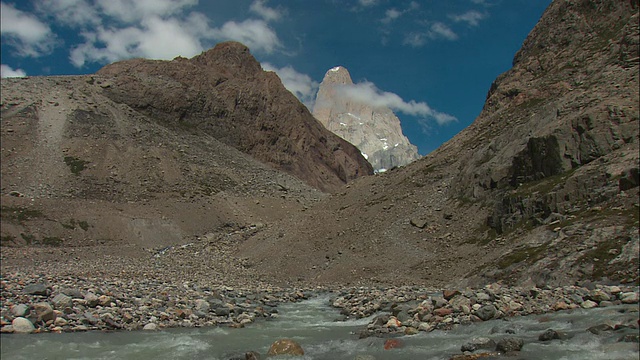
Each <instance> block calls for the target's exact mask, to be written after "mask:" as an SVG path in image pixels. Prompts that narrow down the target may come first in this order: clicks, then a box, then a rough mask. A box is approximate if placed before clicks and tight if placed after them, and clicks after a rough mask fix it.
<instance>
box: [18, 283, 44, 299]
mask: <svg viewBox="0 0 640 360" xmlns="http://www.w3.org/2000/svg"><path fill="white" fill-rule="evenodd" d="M23 291H24V292H25V294H29V295H43V296H46V295H47V292H48V289H47V286H46V285H45V284H43V283H36V284H29V285H27V286H25V287H24V289H23Z"/></svg>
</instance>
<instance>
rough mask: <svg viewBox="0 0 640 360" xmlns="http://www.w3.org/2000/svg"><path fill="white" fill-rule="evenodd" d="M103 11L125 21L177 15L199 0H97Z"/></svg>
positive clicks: (132, 21) (131, 21)
mask: <svg viewBox="0 0 640 360" xmlns="http://www.w3.org/2000/svg"><path fill="white" fill-rule="evenodd" d="M96 3H97V6H98V7H99V8H100V9H101V11H102V13H104V14H106V15H107V16H110V17H112V18H114V19H116V20H119V21H121V22H124V23H134V22H137V21H140V20H143V19H146V18H150V17H176V16H178V15H179V14H180V13H181V12H182V11H184V10H185V9H186V8H190V7H193V6H195V5H197V4H198V0H97V1H96Z"/></svg>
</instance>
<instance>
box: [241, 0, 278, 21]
mask: <svg viewBox="0 0 640 360" xmlns="http://www.w3.org/2000/svg"><path fill="white" fill-rule="evenodd" d="M266 3H267V0H255V1H254V2H253V3H251V6H250V7H249V10H250V11H251V12H253V13H255V14H257V15H258V16H260V17H261V18H263V19H264V20H265V21H278V20H280V19H281V18H282V16H283V14H284V10H282V9H280V8H278V9H274V8H270V7H268V6H266V5H265V4H266Z"/></svg>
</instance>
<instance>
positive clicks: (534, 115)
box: [239, 0, 640, 285]
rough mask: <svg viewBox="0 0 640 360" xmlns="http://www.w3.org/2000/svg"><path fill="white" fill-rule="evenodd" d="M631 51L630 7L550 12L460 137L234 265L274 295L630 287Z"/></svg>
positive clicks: (607, 1)
mask: <svg viewBox="0 0 640 360" xmlns="http://www.w3.org/2000/svg"><path fill="white" fill-rule="evenodd" d="M638 44H639V32H638V2H637V1H616V0H598V1H596V0H578V1H571V2H570V1H562V0H560V1H554V2H553V3H552V4H551V5H550V6H549V8H548V9H547V10H546V11H545V13H544V14H543V16H542V18H541V19H540V22H539V23H538V25H537V26H536V27H535V28H534V29H533V30H532V31H531V33H530V34H529V36H528V37H527V39H526V40H525V42H524V44H523V46H522V49H521V50H520V51H518V53H517V54H516V55H515V57H514V61H513V68H512V69H511V70H509V71H507V72H506V73H504V74H502V75H500V76H499V77H498V78H497V79H496V80H495V81H494V83H493V84H492V85H491V87H490V89H489V92H488V95H487V100H486V103H485V106H484V109H483V111H482V113H481V114H480V116H479V117H478V118H477V119H476V120H475V122H474V123H473V124H472V125H471V126H469V127H468V128H467V129H465V130H464V131H463V132H461V133H460V134H459V135H458V136H456V137H455V138H453V139H452V140H450V141H449V142H447V143H446V144H444V145H443V146H442V147H441V148H440V149H438V150H436V151H434V152H433V153H431V154H429V155H428V156H426V157H425V158H423V159H420V160H418V161H416V162H414V163H412V164H410V165H409V166H407V167H403V168H400V169H397V170H394V171H390V172H387V173H385V174H383V175H377V176H375V177H369V178H363V179H360V180H359V181H356V182H355V183H354V184H352V185H351V186H349V188H348V189H346V190H345V191H344V192H341V193H338V194H335V195H333V196H332V197H331V198H330V199H328V200H326V201H324V202H322V203H321V204H320V205H319V206H316V207H314V208H313V209H312V210H311V211H312V213H311V214H310V213H308V212H307V213H305V214H304V216H300V217H296V218H295V219H292V220H288V219H287V220H284V221H283V222H282V223H281V224H278V225H277V226H274V227H272V228H270V229H268V230H267V231H265V232H264V233H263V234H258V235H257V236H255V237H253V238H251V239H249V240H248V241H247V242H246V243H245V244H243V247H242V248H241V250H240V251H239V254H240V255H242V256H246V257H247V258H248V259H249V261H250V262H251V263H252V264H254V266H256V267H257V268H258V269H260V271H262V272H264V273H265V274H267V276H270V277H272V278H277V279H283V280H285V281H311V282H334V281H343V282H348V283H351V284H356V283H362V282H374V283H375V282H383V283H391V284H400V283H409V284H415V283H420V284H428V285H442V284H451V283H459V284H461V285H463V284H478V283H484V282H487V281H495V280H504V281H506V282H511V283H518V284H538V285H541V284H549V285H554V284H561V283H563V284H566V283H572V282H574V281H584V280H591V279H603V278H604V279H610V280H612V281H616V282H626V283H636V284H637V283H638V241H639V240H638V226H639V207H638V198H639V193H638V189H639V188H638V183H639V181H638V168H639V159H638V150H639V149H638V142H639V135H638V125H639V124H638V119H639V110H638V104H639V101H640V99H639V95H638V89H639V81H638ZM293 224H296V225H298V226H293ZM282 249H287V251H286V252H284V251H282ZM283 269H286V271H284V270H283Z"/></svg>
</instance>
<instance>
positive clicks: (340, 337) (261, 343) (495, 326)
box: [0, 295, 638, 360]
mask: <svg viewBox="0 0 640 360" xmlns="http://www.w3.org/2000/svg"><path fill="white" fill-rule="evenodd" d="M278 309H279V316H278V317H276V318H275V319H271V320H265V321H259V322H256V323H253V324H251V325H249V326H247V327H245V328H242V329H233V328H228V327H205V328H191V329H184V328H174V329H166V330H162V331H116V332H99V331H89V332H77V333H62V334H53V333H46V334H32V335H20V334H3V335H2V336H1V337H0V339H1V340H2V341H1V347H0V349H1V351H0V355H1V356H2V359H3V360H12V359H16V360H20V359H25V360H26V359H35V358H37V359H50V360H54V359H211V360H213V359H224V360H226V359H230V358H234V357H241V358H244V353H245V352H248V351H256V352H258V353H260V354H261V355H262V357H263V358H264V357H266V353H267V352H268V349H269V346H270V345H271V344H272V343H273V342H274V341H276V340H278V339H281V338H290V339H293V340H295V341H296V342H298V343H299V344H300V345H301V346H302V348H303V349H304V351H305V355H304V356H303V357H297V359H327V360H329V359H333V360H335V359H356V358H358V357H359V358H360V359H378V360H385V359H389V360H390V359H448V358H450V357H451V356H453V355H459V354H462V352H461V350H460V348H461V346H462V345H464V344H466V343H469V342H470V341H472V340H473V339H474V338H478V337H485V338H489V339H492V340H494V341H496V342H498V341H499V340H500V339H503V338H506V337H511V338H519V339H522V340H523V341H524V346H523V347H522V349H521V351H520V353H519V357H518V358H519V359H566V360H570V359H576V360H577V359H603V360H604V359H637V358H638V343H637V342H624V341H622V342H621V341H619V340H620V339H622V338H624V337H625V335H630V336H633V335H637V334H638V329H637V321H638V306H637V304H633V305H619V306H612V307H606V308H595V309H589V310H585V309H574V310H568V311H559V312H554V313H549V314H543V315H529V316H520V317H513V318H508V319H506V320H490V321H484V322H479V323H474V324H470V325H460V326H457V327H455V328H453V329H451V330H447V331H441V330H435V331H432V332H420V333H419V334H417V335H411V336H408V335H405V336H400V337H395V338H394V339H397V340H398V344H399V345H400V347H398V348H393V349H389V350H385V349H384V344H385V342H386V341H387V340H388V339H389V338H378V337H368V338H364V339H360V338H359V336H358V334H359V332H360V330H361V329H362V328H363V327H365V326H366V325H367V323H368V322H369V321H370V320H371V318H364V319H358V320H347V321H336V320H337V319H338V318H340V314H339V311H338V310H337V309H335V308H333V307H331V306H330V297H329V295H320V296H317V297H314V298H313V299H310V300H306V301H302V302H298V303H288V304H283V305H281V306H279V307H278ZM600 324H610V325H612V327H613V325H614V324H619V325H621V324H622V325H624V324H627V325H629V326H632V325H634V324H635V328H633V327H626V326H627V325H624V326H619V328H618V330H613V329H611V330H605V331H601V332H600V333H599V334H594V333H592V332H590V331H587V329H589V328H591V327H593V326H597V325H600ZM547 329H554V330H556V331H560V332H562V333H563V334H564V335H566V339H563V340H559V339H556V340H551V341H544V342H543V341H539V340H538V337H539V336H540V334H542V333H544V332H545V331H546V330H547ZM490 350H491V349H487V350H481V351H490ZM287 359H296V358H295V357H294V358H291V357H287Z"/></svg>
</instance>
